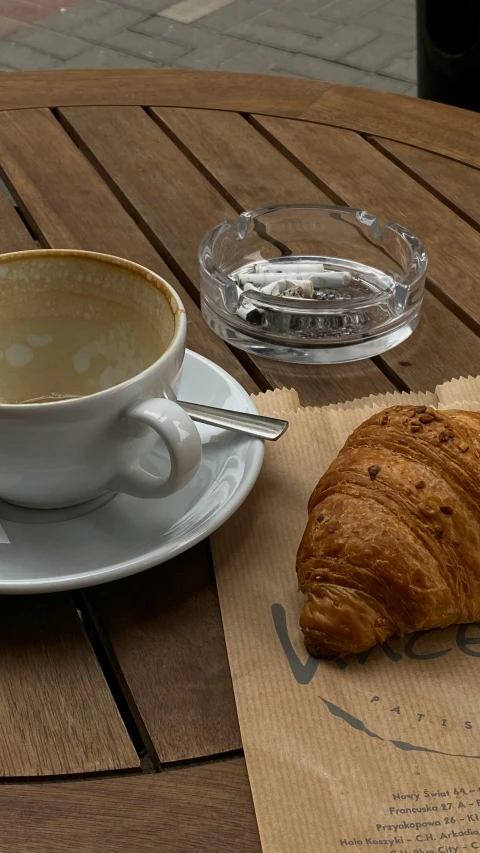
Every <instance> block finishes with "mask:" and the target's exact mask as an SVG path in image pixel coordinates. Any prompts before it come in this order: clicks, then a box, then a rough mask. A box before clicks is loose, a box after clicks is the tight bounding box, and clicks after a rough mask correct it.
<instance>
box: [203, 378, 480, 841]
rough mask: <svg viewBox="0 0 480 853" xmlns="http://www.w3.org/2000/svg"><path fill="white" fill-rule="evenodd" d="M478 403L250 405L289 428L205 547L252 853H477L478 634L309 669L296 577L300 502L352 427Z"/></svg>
mask: <svg viewBox="0 0 480 853" xmlns="http://www.w3.org/2000/svg"><path fill="white" fill-rule="evenodd" d="M477 400H479V401H480V385H479V382H478V380H471V379H469V380H459V381H457V382H454V383H447V384H446V385H443V386H440V387H439V388H437V391H436V394H435V395H432V394H429V395H421V394H420V395H411V394H409V395H403V394H399V395H386V397H381V396H380V397H371V398H368V399H367V400H361V401H356V403H355V405H353V404H343V405H340V406H329V407H326V408H325V409H298V400H295V398H293V409H294V411H293V412H292V411H291V408H290V407H291V404H292V397H291V396H289V395H285V394H283V392H278V391H277V392H275V394H271V395H269V396H268V395H266V396H262V395H261V397H260V398H257V404H258V406H259V408H260V409H261V411H263V412H264V413H265V414H275V413H277V414H284V415H285V414H286V413H287V412H289V410H290V415H289V419H290V428H289V430H288V431H287V433H286V434H285V436H284V437H283V438H282V439H281V441H279V442H278V443H275V444H272V443H268V442H267V445H266V448H265V463H264V467H263V470H262V473H261V475H260V477H259V480H258V482H257V484H256V486H255V488H254V490H253V492H252V494H251V496H250V497H249V498H248V500H247V501H246V503H245V504H244V505H243V506H242V507H241V508H240V510H239V511H238V512H237V513H236V515H235V516H234V517H233V518H232V519H230V520H229V521H228V522H227V524H225V525H224V526H223V527H222V528H221V529H220V530H219V531H218V532H217V533H216V534H215V535H214V536H213V540H212V548H213V556H214V563H215V572H216V577H217V584H218V591H219V597H220V604H221V609H222V618H223V623H224V629H225V637H226V642H227V649H228V655H229V660H230V667H231V671H232V678H233V684H234V690H235V696H236V701H237V708H238V714H239V720H240V727H241V733H242V739H243V744H244V748H245V756H246V760H247V766H248V771H249V777H250V782H251V787H252V792H253V797H254V803H255V810H256V815H257V820H258V825H259V830H260V836H261V841H262V846H263V851H264V853H341V851H347V850H348V849H349V848H350V849H353V848H355V849H357V848H358V849H360V850H363V851H366V850H374V849H377V850H378V849H384V850H389V851H391V853H464V851H476V850H480V703H479V696H480V678H479V676H480V626H478V625H472V626H456V627H453V628H450V629H447V630H444V631H431V632H429V633H427V634H422V635H417V634H414V635H411V636H409V637H405V638H403V639H394V640H392V641H389V642H388V643H385V644H384V646H383V647H380V646H378V647H376V648H375V649H373V650H370V651H369V652H366V653H364V654H362V655H358V656H355V657H353V658H348V659H346V660H343V661H338V662H325V661H317V660H316V659H314V658H312V657H310V656H309V655H308V653H307V652H306V650H305V648H304V646H303V641H302V636H301V632H300V629H299V626H298V618H299V614H300V610H301V607H302V603H303V596H302V595H301V594H300V593H299V592H298V591H297V588H296V575H295V556H296V550H297V547H298V543H299V541H300V538H301V535H302V533H303V529H304V526H305V522H306V516H307V511H306V507H307V501H308V498H309V496H310V493H311V491H312V489H313V488H314V486H315V484H316V483H317V481H318V479H319V477H320V475H321V474H322V472H323V471H324V470H325V468H326V467H327V466H328V464H329V463H330V461H331V460H332V459H333V458H334V457H335V455H336V454H337V453H338V451H339V450H340V448H341V447H342V445H343V443H344V441H345V440H346V438H347V436H348V435H349V434H350V432H351V431H352V430H353V429H354V428H355V427H356V426H357V425H358V424H359V423H361V422H362V420H364V419H365V418H367V417H369V416H370V415H371V414H372V411H374V410H376V409H379V408H384V406H385V405H392V404H394V403H404V402H405V403H414V404H425V405H438V406H439V407H443V408H446V407H451V406H452V404H458V403H459V401H461V402H462V404H464V407H465V408H473V407H476V401H477ZM459 407H460V406H459ZM478 408H480V406H479V407H478Z"/></svg>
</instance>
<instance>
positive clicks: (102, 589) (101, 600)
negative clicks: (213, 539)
mask: <svg viewBox="0 0 480 853" xmlns="http://www.w3.org/2000/svg"><path fill="white" fill-rule="evenodd" d="M212 578H213V569H212V567H211V563H210V548H209V545H208V543H207V542H203V543H201V544H200V545H197V546H196V547H195V548H193V549H192V550H190V551H188V552H187V553H186V554H182V555H181V556H180V557H176V558H175V559H174V560H171V561H170V562H169V563H167V564H166V565H163V566H159V567H158V568H156V569H151V570H150V571H148V572H144V573H143V574H141V575H135V576H134V577H131V578H126V579H125V580H122V581H119V582H117V583H114V584H106V585H104V586H99V587H95V588H92V589H91V590H89V591H87V593H86V598H87V602H88V605H89V607H90V609H91V613H92V616H93V618H94V621H95V622H96V624H97V626H98V629H99V631H100V634H101V636H104V637H105V636H106V637H108V643H109V644H110V645H111V647H112V650H113V659H114V663H115V666H116V668H117V671H118V672H119V675H120V678H121V679H123V681H124V683H125V685H126V687H127V689H128V691H129V692H130V693H131V694H132V696H133V697H134V699H135V703H136V711H137V713H136V717H137V722H138V724H139V726H140V727H141V728H142V726H143V727H144V728H145V727H146V729H147V732H148V738H150V741H151V743H152V745H153V749H154V750H155V753H156V756H157V757H158V759H159V760H160V761H161V762H162V763H166V762H171V761H183V760H185V759H192V758H200V757H204V756H208V755H214V754H216V753H223V752H229V751H230V750H235V749H240V748H241V740H240V733H239V729H238V720H237V713H236V708H235V700H234V698H233V689H232V682H231V676H230V670H229V667H228V661H227V653H226V650H225V639H224V635H223V628H222V622H221V618H220V610H219V604H218V598H217V594H216V589H215V584H214V581H213V580H212ZM142 721H143V722H142Z"/></svg>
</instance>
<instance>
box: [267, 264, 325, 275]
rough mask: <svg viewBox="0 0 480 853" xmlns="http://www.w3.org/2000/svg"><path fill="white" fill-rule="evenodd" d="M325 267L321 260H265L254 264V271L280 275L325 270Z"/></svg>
mask: <svg viewBox="0 0 480 853" xmlns="http://www.w3.org/2000/svg"><path fill="white" fill-rule="evenodd" d="M324 269H325V267H324V266H323V264H321V263H320V262H319V261H305V262H303V263H298V264H295V263H288V261H285V262H284V263H281V262H277V263H272V262H270V263H268V262H265V261H263V262H262V263H259V264H255V265H254V271H255V272H256V273H259V274H260V273H263V274H268V273H275V274H278V273H280V275H293V274H295V275H296V274H297V273H313V272H323V270H324Z"/></svg>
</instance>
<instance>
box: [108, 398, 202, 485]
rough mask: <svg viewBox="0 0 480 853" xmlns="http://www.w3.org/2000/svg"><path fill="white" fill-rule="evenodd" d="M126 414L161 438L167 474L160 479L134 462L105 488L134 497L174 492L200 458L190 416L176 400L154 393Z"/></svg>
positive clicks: (198, 445)
mask: <svg viewBox="0 0 480 853" xmlns="http://www.w3.org/2000/svg"><path fill="white" fill-rule="evenodd" d="M126 414H127V417H128V418H133V419H134V420H137V421H141V422H142V423H144V424H147V426H149V427H151V428H152V429H153V430H155V432H156V433H157V434H158V435H159V436H160V438H161V439H162V440H163V441H164V442H165V445H166V447H167V450H168V454H169V456H170V474H169V475H168V477H167V479H166V480H163V479H160V477H157V476H155V474H150V473H149V472H148V471H145V470H144V469H143V468H141V467H140V465H139V464H138V463H137V464H135V465H131V466H130V468H128V469H127V471H125V472H124V473H122V474H118V475H116V476H115V477H114V479H113V480H112V481H111V482H110V484H109V489H111V491H113V492H125V493H126V494H127V495H133V496H134V497H136V498H164V497H167V495H171V494H173V492H178V490H179V489H181V488H182V487H183V486H185V485H186V484H187V483H188V482H190V480H191V479H192V477H193V476H194V474H195V473H196V471H197V469H198V467H199V465H200V461H201V458H202V442H201V439H200V435H199V433H198V430H197V428H196V426H195V424H194V423H193V421H192V419H191V418H190V417H189V416H188V415H187V414H186V412H184V410H183V409H182V408H181V406H179V405H178V403H174V402H172V400H165V399H162V398H158V397H155V398H152V399H150V400H146V401H145V402H143V403H138V404H137V405H135V406H133V407H132V408H131V409H129V410H128V411H127V413H126Z"/></svg>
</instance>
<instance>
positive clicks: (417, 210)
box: [256, 117, 480, 390]
mask: <svg viewBox="0 0 480 853" xmlns="http://www.w3.org/2000/svg"><path fill="white" fill-rule="evenodd" d="M256 121H257V122H258V124H259V126H261V127H263V128H264V129H265V130H266V131H267V132H268V133H269V134H271V135H272V136H273V137H275V138H276V139H277V140H278V143H279V144H281V146H282V147H283V148H285V149H287V150H288V151H289V152H290V154H291V155H293V156H294V157H295V158H297V159H298V160H300V161H301V162H302V163H304V164H305V166H307V167H308V169H309V170H311V172H312V174H314V175H316V176H317V177H318V178H319V179H320V180H321V181H322V182H323V183H324V184H325V185H326V186H328V187H330V188H331V189H332V190H333V191H334V192H335V193H336V194H337V195H338V196H339V198H341V199H342V200H343V201H344V202H345V204H348V205H351V206H354V207H364V208H366V209H367V210H370V211H371V212H372V213H375V214H377V215H378V216H379V217H380V218H381V220H383V221H384V222H388V221H391V220H393V221H397V222H400V223H401V224H403V225H406V226H407V227H408V228H410V229H411V230H412V231H414V232H415V233H416V234H418V236H419V237H420V239H421V240H422V241H423V242H424V243H425V246H426V248H427V251H428V252H429V271H428V276H429V280H430V282H431V283H432V284H433V285H434V286H435V292H436V293H438V292H440V293H443V294H445V296H446V297H447V298H448V300H449V302H451V303H453V304H455V305H456V306H458V309H459V311H460V312H461V313H462V314H463V315H464V316H466V317H467V318H471V321H472V322H473V323H474V324H475V326H476V327H477V329H478V330H480V303H479V302H478V299H477V294H478V283H477V275H476V269H478V268H480V235H479V234H478V232H477V231H476V230H475V229H473V228H472V227H471V226H470V225H468V224H467V223H466V222H465V221H464V220H463V219H461V218H460V217H459V216H457V215H456V214H455V213H454V212H453V211H451V210H450V209H448V208H447V207H446V206H445V205H443V204H442V203H441V201H439V200H438V199H437V198H436V197H435V196H433V195H432V194H431V193H429V192H428V191H427V190H426V189H424V188H423V187H422V186H420V185H419V184H418V183H417V182H416V181H415V180H413V178H411V177H410V176H409V175H407V174H406V173H405V172H404V171H402V170H401V169H400V168H399V167H398V166H396V165H395V164H394V163H392V162H391V161H390V160H389V159H387V157H385V156H384V155H383V154H382V153H381V152H380V151H377V150H376V149H375V148H374V147H373V146H372V145H370V144H369V143H368V142H366V141H364V140H363V139H361V138H360V137H359V136H358V135H357V134H354V133H352V132H351V131H348V130H339V129H338V128H331V127H330V128H329V127H323V126H320V125H314V124H307V125H302V124H300V123H299V122H295V121H290V120H288V119H277V118H265V117H257V118H256ZM453 246H454V247H455V248H454V249H453ZM459 338H460V339H462V338H463V339H464V341H463V345H462V344H460V345H459V347H458V349H456V348H455V347H446V346H445V341H446V340H457V339H459ZM400 353H401V357H399V354H400ZM382 360H383V361H384V362H385V363H386V364H387V365H389V366H390V367H392V368H393V369H394V370H395V372H396V373H397V375H398V376H400V378H401V379H402V380H403V381H404V382H405V383H406V384H407V385H411V384H413V383H415V385H414V390H425V388H427V389H430V390H432V389H433V388H434V387H435V385H436V384H438V382H439V381H442V380H443V379H444V377H445V375H449V376H450V377H451V376H458V375H462V374H465V372H467V373H468V372H471V373H474V374H476V373H478V372H480V339H479V338H477V336H476V335H475V334H473V333H472V332H470V331H469V330H468V329H467V328H466V327H465V325H464V324H463V323H462V322H460V320H458V319H457V317H455V316H454V315H453V314H452V312H451V311H449V310H448V308H446V307H445V306H444V305H442V304H441V303H440V302H439V301H438V300H433V299H431V298H429V299H426V301H425V310H424V312H423V318H422V330H421V332H420V331H419V332H418V334H417V335H413V336H412V338H410V339H408V340H407V341H406V342H405V343H404V344H403V345H402V347H401V348H398V349H394V350H391V351H390V352H387V353H385V354H384V355H383V356H382ZM402 362H407V364H406V365H403V364H402ZM412 365H414V370H413V371H412Z"/></svg>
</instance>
